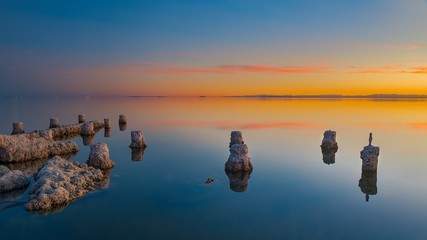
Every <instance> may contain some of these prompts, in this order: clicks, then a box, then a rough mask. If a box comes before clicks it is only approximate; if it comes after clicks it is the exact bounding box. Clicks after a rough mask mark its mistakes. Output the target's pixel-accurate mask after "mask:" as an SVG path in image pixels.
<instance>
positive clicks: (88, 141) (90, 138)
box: [82, 135, 95, 146]
mask: <svg viewBox="0 0 427 240" xmlns="http://www.w3.org/2000/svg"><path fill="white" fill-rule="evenodd" d="M82 140H83V145H85V146H90V145H93V144H94V143H95V136H94V135H88V136H82Z"/></svg>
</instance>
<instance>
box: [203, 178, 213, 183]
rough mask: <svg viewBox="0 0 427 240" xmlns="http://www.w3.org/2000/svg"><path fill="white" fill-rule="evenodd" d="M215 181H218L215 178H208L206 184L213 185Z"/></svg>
mask: <svg viewBox="0 0 427 240" xmlns="http://www.w3.org/2000/svg"><path fill="white" fill-rule="evenodd" d="M215 181H216V179H215V178H207V179H206V181H205V184H209V183H213V182H215Z"/></svg>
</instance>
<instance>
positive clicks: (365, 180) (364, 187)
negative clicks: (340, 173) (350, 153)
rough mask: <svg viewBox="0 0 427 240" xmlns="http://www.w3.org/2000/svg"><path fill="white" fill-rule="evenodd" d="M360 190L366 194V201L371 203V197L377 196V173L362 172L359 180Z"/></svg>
mask: <svg viewBox="0 0 427 240" xmlns="http://www.w3.org/2000/svg"><path fill="white" fill-rule="evenodd" d="M359 187H360V190H361V191H362V192H363V193H364V194H366V198H365V199H366V201H367V202H368V201H369V195H375V194H377V172H367V171H362V176H361V177H360V180H359Z"/></svg>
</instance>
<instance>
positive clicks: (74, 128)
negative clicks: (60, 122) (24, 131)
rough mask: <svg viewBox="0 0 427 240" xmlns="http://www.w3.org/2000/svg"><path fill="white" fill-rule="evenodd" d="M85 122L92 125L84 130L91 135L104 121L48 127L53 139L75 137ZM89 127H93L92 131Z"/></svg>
mask: <svg viewBox="0 0 427 240" xmlns="http://www.w3.org/2000/svg"><path fill="white" fill-rule="evenodd" d="M85 124H92V126H89V127H88V128H89V129H86V130H85V131H86V132H90V133H91V134H92V135H93V134H95V133H96V132H98V131H99V130H100V129H102V128H103V127H104V123H100V122H98V121H96V120H95V121H90V122H85V123H79V124H71V125H66V126H61V127H58V128H52V129H50V131H51V132H52V136H53V139H54V140H65V139H70V138H75V137H77V136H79V135H81V134H82V132H83V125H85ZM90 128H93V131H94V132H92V131H91V129H90ZM37 132H40V131H37ZM85 134H86V133H85ZM85 134H84V135H85Z"/></svg>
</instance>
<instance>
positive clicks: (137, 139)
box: [129, 131, 147, 148]
mask: <svg viewBox="0 0 427 240" xmlns="http://www.w3.org/2000/svg"><path fill="white" fill-rule="evenodd" d="M130 134H131V141H132V143H131V144H130V145H129V147H130V148H146V147H147V144H146V143H145V139H144V135H143V134H142V131H132V132H131V133H130Z"/></svg>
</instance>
